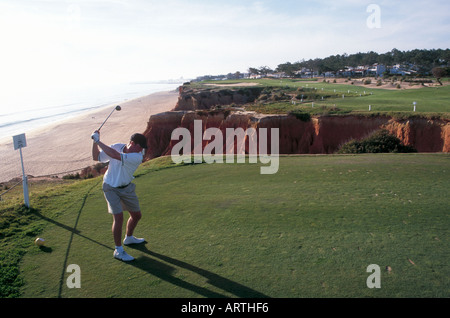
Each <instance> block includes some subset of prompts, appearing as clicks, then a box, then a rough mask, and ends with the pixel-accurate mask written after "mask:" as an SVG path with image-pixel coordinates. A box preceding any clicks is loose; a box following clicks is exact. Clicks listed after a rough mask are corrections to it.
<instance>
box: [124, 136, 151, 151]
mask: <svg viewBox="0 0 450 318" xmlns="http://www.w3.org/2000/svg"><path fill="white" fill-rule="evenodd" d="M127 148H128V152H142V150H144V149H147V148H148V146H147V138H146V137H145V136H144V135H143V134H139V133H136V134H133V135H132V136H131V138H130V143H129V144H128V147H127Z"/></svg>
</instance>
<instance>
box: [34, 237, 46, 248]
mask: <svg viewBox="0 0 450 318" xmlns="http://www.w3.org/2000/svg"><path fill="white" fill-rule="evenodd" d="M34 244H36V245H37V246H43V245H44V244H45V240H44V239H43V238H40V237H38V238H37V239H36V240H35V241H34Z"/></svg>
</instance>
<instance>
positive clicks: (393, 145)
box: [338, 129, 417, 154]
mask: <svg viewBox="0 0 450 318" xmlns="http://www.w3.org/2000/svg"><path fill="white" fill-rule="evenodd" d="M389 152H392V153H408V152H417V150H416V149H414V147H412V146H407V145H403V144H402V143H401V141H400V139H398V138H397V137H395V136H393V135H391V134H389V132H388V131H387V130H385V129H382V130H379V131H377V132H375V133H374V134H372V135H371V136H369V137H367V138H365V139H363V140H351V141H349V142H348V143H346V144H344V145H343V146H342V147H341V148H340V149H339V151H338V153H340V154H345V153H389Z"/></svg>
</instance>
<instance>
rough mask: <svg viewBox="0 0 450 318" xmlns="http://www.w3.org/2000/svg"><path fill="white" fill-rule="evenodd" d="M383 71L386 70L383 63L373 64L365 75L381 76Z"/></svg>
mask: <svg viewBox="0 0 450 318" xmlns="http://www.w3.org/2000/svg"><path fill="white" fill-rule="evenodd" d="M384 72H386V66H384V65H383V64H374V65H372V67H371V68H369V69H368V70H367V75H374V76H381V77H382V76H383V73H384Z"/></svg>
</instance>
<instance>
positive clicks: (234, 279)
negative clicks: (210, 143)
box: [20, 154, 450, 298]
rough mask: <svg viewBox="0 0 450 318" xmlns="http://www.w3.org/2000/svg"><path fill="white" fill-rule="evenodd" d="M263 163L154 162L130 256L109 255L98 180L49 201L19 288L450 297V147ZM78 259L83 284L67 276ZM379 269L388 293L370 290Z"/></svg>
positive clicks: (140, 181) (66, 293)
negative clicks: (268, 169)
mask: <svg viewBox="0 0 450 318" xmlns="http://www.w3.org/2000/svg"><path fill="white" fill-rule="evenodd" d="M259 167H260V165H259V164H248V163H247V164H211V165H210V164H199V165H184V166H174V165H173V164H172V163H171V161H170V158H160V159H156V160H153V161H150V162H148V163H146V164H144V165H143V166H142V167H141V168H140V169H139V170H138V172H137V176H138V177H137V178H136V179H135V183H136V185H137V193H138V196H139V197H140V200H141V206H142V211H143V219H142V220H141V223H140V224H139V225H138V228H137V230H136V236H138V237H145V238H146V241H147V242H146V243H145V245H143V246H138V247H133V248H132V247H126V250H127V251H128V252H129V254H131V255H132V256H134V257H135V258H136V260H135V261H133V262H131V263H129V264H128V263H123V262H121V261H118V260H115V259H113V257H112V254H113V244H112V235H111V216H110V215H109V214H108V213H107V212H106V203H105V200H104V198H103V193H102V191H101V178H96V179H92V180H87V181H82V182H80V184H81V185H80V184H78V185H75V186H69V189H67V190H66V191H65V194H61V195H58V196H53V197H48V198H46V204H45V206H46V208H44V207H43V208H41V209H39V210H38V211H40V213H42V214H41V215H40V217H41V219H42V222H44V223H45V224H46V226H45V229H44V231H43V233H42V235H41V236H42V237H44V238H45V239H46V242H47V244H46V247H45V248H42V249H39V248H38V247H36V246H30V247H29V248H28V252H27V254H26V255H25V257H24V258H23V260H22V263H21V266H20V269H21V272H22V275H23V278H24V282H25V284H24V286H23V288H22V296H23V297H102V298H104V297H107V298H108V297H142V298H160V297H168V298H174V297H177V298H182V297H189V298H191V297H275V298H279V297H287V298H302V297H448V296H449V295H450V283H449V277H450V271H449V266H448V263H449V254H448V250H449V247H450V246H449V240H448V238H449V228H450V227H449V225H450V220H449V213H448V206H449V203H450V202H449V199H448V189H449V188H450V178H449V172H450V156H449V155H446V154H402V155H400V154H392V155H391V154H389V155H388V154H380V155H358V156H349V155H329V156H328V155H327V156H324V155H319V156H308V155H305V156H282V157H281V158H280V169H279V171H278V173H277V174H274V175H260V174H259ZM70 188H72V189H70ZM41 200H42V198H41ZM67 201H70V203H67ZM63 202H64V204H63ZM45 209H52V211H45ZM50 213H51V215H55V217H51V218H48V217H45V215H46V214H50ZM70 264H76V265H78V266H79V268H80V271H81V275H80V277H81V288H69V287H68V285H67V278H68V277H69V275H70V273H67V267H68V266H69V265H70ZM371 264H377V265H379V266H380V268H381V273H380V274H381V277H380V280H381V288H374V289H370V288H368V287H367V284H366V281H367V278H368V277H369V275H370V274H371V273H368V272H367V271H366V270H367V267H368V266H369V265H371Z"/></svg>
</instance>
